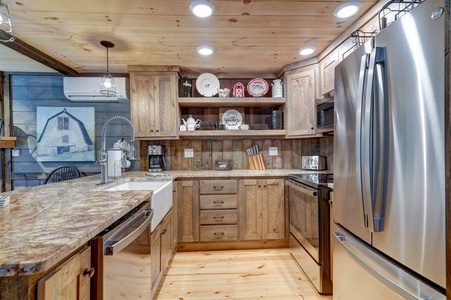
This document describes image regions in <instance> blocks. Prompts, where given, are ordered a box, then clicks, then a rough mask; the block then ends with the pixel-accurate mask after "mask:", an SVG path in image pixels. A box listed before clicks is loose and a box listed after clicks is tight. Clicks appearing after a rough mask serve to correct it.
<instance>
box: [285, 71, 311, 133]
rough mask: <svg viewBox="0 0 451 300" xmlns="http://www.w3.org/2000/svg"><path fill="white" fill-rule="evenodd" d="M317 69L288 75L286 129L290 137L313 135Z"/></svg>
mask: <svg viewBox="0 0 451 300" xmlns="http://www.w3.org/2000/svg"><path fill="white" fill-rule="evenodd" d="M315 99H316V96H315V69H314V68H311V67H310V68H309V69H307V70H304V71H301V72H299V73H296V74H291V75H288V76H287V104H286V106H287V108H286V114H287V116H286V129H287V136H288V137H296V136H303V135H313V134H315V129H316V107H315Z"/></svg>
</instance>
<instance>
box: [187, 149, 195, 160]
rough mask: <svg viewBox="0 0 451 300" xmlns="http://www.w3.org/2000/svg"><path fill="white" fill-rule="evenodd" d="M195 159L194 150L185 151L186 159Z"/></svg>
mask: <svg viewBox="0 0 451 300" xmlns="http://www.w3.org/2000/svg"><path fill="white" fill-rule="evenodd" d="M190 157H194V151H193V149H185V158H190Z"/></svg>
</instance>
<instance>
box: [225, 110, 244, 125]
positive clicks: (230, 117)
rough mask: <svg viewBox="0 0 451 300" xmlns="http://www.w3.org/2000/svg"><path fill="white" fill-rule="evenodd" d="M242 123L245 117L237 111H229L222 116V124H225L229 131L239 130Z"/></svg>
mask: <svg viewBox="0 0 451 300" xmlns="http://www.w3.org/2000/svg"><path fill="white" fill-rule="evenodd" d="M242 121H243V117H242V116H241V113H240V112H239V111H237V110H236V109H229V110H227V111H226V112H225V113H224V114H223V115H222V124H225V125H226V128H227V129H229V128H230V129H232V128H236V129H239V128H240V125H241V123H242ZM232 126H233V127H232Z"/></svg>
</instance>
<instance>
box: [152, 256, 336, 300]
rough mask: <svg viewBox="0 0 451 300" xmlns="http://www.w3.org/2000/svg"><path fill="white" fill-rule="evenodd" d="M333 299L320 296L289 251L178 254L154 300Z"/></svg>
mask: <svg viewBox="0 0 451 300" xmlns="http://www.w3.org/2000/svg"><path fill="white" fill-rule="evenodd" d="M166 299H171V300H174V299H175V300H191V299H208V300H214V299H237V300H238V299H240V300H241V299H273V300H275V299H283V300H291V299H307V300H310V299H332V296H321V295H319V294H318V293H317V292H316V290H315V288H314V287H313V285H312V284H311V283H310V281H309V280H308V278H307V277H306V276H305V274H304V273H303V271H302V269H301V268H300V267H299V266H298V265H297V263H296V261H295V260H294V259H293V258H292V256H291V255H290V253H289V250H288V249H262V250H227V251H201V252H177V253H176V254H175V257H174V260H173V261H172V264H171V267H170V269H169V272H168V274H167V275H166V276H165V277H164V278H163V283H162V285H161V286H160V290H159V291H158V292H157V294H156V297H155V300H166Z"/></svg>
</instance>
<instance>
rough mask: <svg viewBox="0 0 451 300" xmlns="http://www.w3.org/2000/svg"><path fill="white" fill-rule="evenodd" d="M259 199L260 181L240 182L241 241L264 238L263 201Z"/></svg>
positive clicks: (244, 180)
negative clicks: (262, 221)
mask: <svg viewBox="0 0 451 300" xmlns="http://www.w3.org/2000/svg"><path fill="white" fill-rule="evenodd" d="M259 197H260V183H259V180H256V179H243V180H240V199H239V203H240V206H239V210H238V215H239V220H240V223H239V228H240V229H239V230H240V234H239V239H240V240H259V239H261V238H262V227H261V216H262V212H261V210H262V207H261V201H259Z"/></svg>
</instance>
